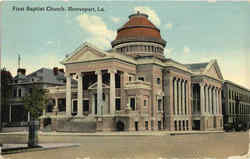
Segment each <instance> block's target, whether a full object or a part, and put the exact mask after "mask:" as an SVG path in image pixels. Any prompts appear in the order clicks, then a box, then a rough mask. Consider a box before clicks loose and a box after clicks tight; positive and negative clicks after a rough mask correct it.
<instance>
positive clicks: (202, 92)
mask: <svg viewBox="0 0 250 159" xmlns="http://www.w3.org/2000/svg"><path fill="white" fill-rule="evenodd" d="M204 103H205V101H204V84H203V83H200V111H201V114H204V105H205V104H204Z"/></svg>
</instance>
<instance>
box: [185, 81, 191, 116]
mask: <svg viewBox="0 0 250 159" xmlns="http://www.w3.org/2000/svg"><path fill="white" fill-rule="evenodd" d="M185 86H186V109H187V114H190V113H189V100H190V94H189V88H188V87H189V85H188V81H186V82H185Z"/></svg>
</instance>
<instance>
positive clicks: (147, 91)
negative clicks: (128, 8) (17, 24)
mask: <svg viewBox="0 0 250 159" xmlns="http://www.w3.org/2000/svg"><path fill="white" fill-rule="evenodd" d="M129 18H130V19H129V21H128V22H127V23H126V24H125V25H124V26H123V27H122V28H120V29H118V35H117V37H116V39H115V40H114V41H113V42H112V43H111V44H112V47H113V48H112V50H109V51H103V50H100V49H98V48H97V47H95V46H93V45H92V44H89V43H84V44H83V45H82V46H81V47H79V48H78V49H77V50H76V51H74V52H73V53H72V54H71V56H68V57H66V58H65V59H64V60H63V61H62V64H63V65H65V69H66V74H65V75H66V85H65V86H58V87H49V88H48V90H49V92H48V94H49V96H50V97H51V98H52V99H53V100H54V101H55V102H54V109H53V112H44V115H43V118H42V120H43V119H47V118H50V119H51V124H52V129H53V130H56V131H88V130H93V129H95V131H117V130H119V131H122V130H124V131H141V130H143V131H146V130H168V131H191V130H201V131H206V130H222V129H223V115H222V112H223V109H222V90H223V81H224V79H223V76H222V74H221V72H220V69H219V66H218V63H217V61H216V60H211V61H209V62H207V63H196V64H186V65H184V64H181V63H178V62H176V61H174V60H172V59H168V58H165V57H164V56H163V52H164V47H165V46H166V41H164V40H163V39H162V38H161V36H160V31H159V29H158V28H156V27H155V26H154V25H153V24H152V23H151V22H150V21H149V20H148V19H147V15H145V14H141V13H137V14H133V15H132V16H130V17H129ZM139 22H140V23H141V24H140V23H139ZM136 30H137V32H136ZM139 31H140V32H143V33H144V34H142V35H141V34H140V35H139V34H138V32H139ZM72 80H74V81H77V82H76V83H73V82H72ZM242 104H243V103H242ZM242 110H243V109H242ZM244 110H245V109H244ZM75 122H78V124H79V123H82V124H83V125H86V127H84V126H82V127H81V128H79V127H78V128H73V127H72V125H77V124H75ZM58 125H60V126H58ZM62 125H64V127H63V126H62ZM87 125H91V126H87ZM90 127H91V128H90Z"/></svg>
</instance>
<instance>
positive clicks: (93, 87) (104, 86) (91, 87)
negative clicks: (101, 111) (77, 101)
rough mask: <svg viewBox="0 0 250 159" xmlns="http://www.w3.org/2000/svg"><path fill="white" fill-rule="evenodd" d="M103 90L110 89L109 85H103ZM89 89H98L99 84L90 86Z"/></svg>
mask: <svg viewBox="0 0 250 159" xmlns="http://www.w3.org/2000/svg"><path fill="white" fill-rule="evenodd" d="M102 88H109V85H107V84H105V83H102ZM88 89H97V82H95V83H94V84H92V85H90V86H89V88H88Z"/></svg>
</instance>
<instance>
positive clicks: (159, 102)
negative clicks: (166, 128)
mask: <svg viewBox="0 0 250 159" xmlns="http://www.w3.org/2000/svg"><path fill="white" fill-rule="evenodd" d="M158 111H159V112H160V111H161V99H158Z"/></svg>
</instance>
